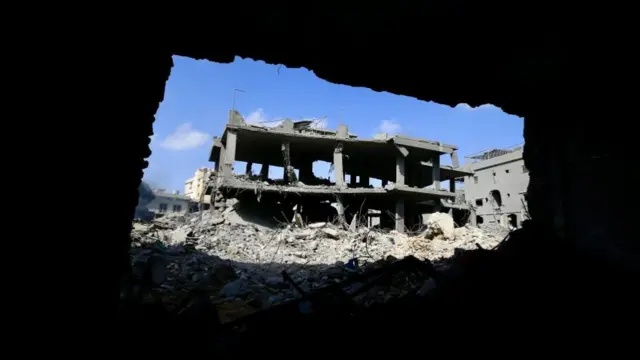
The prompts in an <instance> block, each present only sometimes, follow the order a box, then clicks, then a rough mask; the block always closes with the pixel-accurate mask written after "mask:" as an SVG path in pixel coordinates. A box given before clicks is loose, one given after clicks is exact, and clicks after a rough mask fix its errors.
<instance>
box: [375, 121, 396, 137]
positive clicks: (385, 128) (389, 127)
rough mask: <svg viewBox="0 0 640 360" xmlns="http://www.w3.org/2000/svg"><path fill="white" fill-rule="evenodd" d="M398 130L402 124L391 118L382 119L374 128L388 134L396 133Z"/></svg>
mask: <svg viewBox="0 0 640 360" xmlns="http://www.w3.org/2000/svg"><path fill="white" fill-rule="evenodd" d="M400 130H402V126H401V125H400V124H398V123H397V122H395V121H393V120H382V121H381V122H380V125H378V127H377V128H376V131H377V132H379V133H381V132H383V133H387V134H389V136H391V135H396V134H397V133H398V132H400Z"/></svg>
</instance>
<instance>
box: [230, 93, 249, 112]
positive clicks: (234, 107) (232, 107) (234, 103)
mask: <svg viewBox="0 0 640 360" xmlns="http://www.w3.org/2000/svg"><path fill="white" fill-rule="evenodd" d="M238 91H239V92H242V93H243V92H246V91H244V90H242V89H233V101H232V102H231V110H234V111H235V110H236V93H237V92H238Z"/></svg>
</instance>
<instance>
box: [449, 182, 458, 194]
mask: <svg viewBox="0 0 640 360" xmlns="http://www.w3.org/2000/svg"><path fill="white" fill-rule="evenodd" d="M449 191H450V192H452V193H454V192H456V179H450V180H449Z"/></svg>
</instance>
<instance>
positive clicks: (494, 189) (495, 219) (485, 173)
mask: <svg viewBox="0 0 640 360" xmlns="http://www.w3.org/2000/svg"><path fill="white" fill-rule="evenodd" d="M467 159H470V160H471V161H472V163H470V164H468V165H467V166H466V167H467V168H468V169H469V170H471V171H472V172H473V174H472V175H467V176H465V178H464V179H465V180H464V187H465V195H466V200H467V201H468V202H469V203H470V204H471V206H472V207H473V210H474V212H475V216H474V217H473V218H472V222H473V221H475V222H477V223H480V224H481V223H499V224H501V225H503V226H509V227H512V228H518V227H520V225H521V223H522V221H523V220H526V219H528V218H529V214H528V211H527V186H528V185H529V170H528V169H527V168H526V166H525V164H524V159H523V158H522V146H518V147H514V148H508V149H492V150H489V151H484V152H481V153H478V154H473V155H470V156H467Z"/></svg>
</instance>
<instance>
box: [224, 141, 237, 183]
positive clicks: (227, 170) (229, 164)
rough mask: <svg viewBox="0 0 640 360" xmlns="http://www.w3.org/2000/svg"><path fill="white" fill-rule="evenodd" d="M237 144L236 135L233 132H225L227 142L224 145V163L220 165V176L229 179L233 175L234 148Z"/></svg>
mask: <svg viewBox="0 0 640 360" xmlns="http://www.w3.org/2000/svg"><path fill="white" fill-rule="evenodd" d="M237 144H238V134H237V133H236V132H235V131H232V130H228V131H227V142H226V144H225V151H224V154H225V155H224V162H223V163H222V166H223V168H222V176H223V177H225V178H230V177H231V175H232V173H233V163H234V162H235V161H236V146H237Z"/></svg>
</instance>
